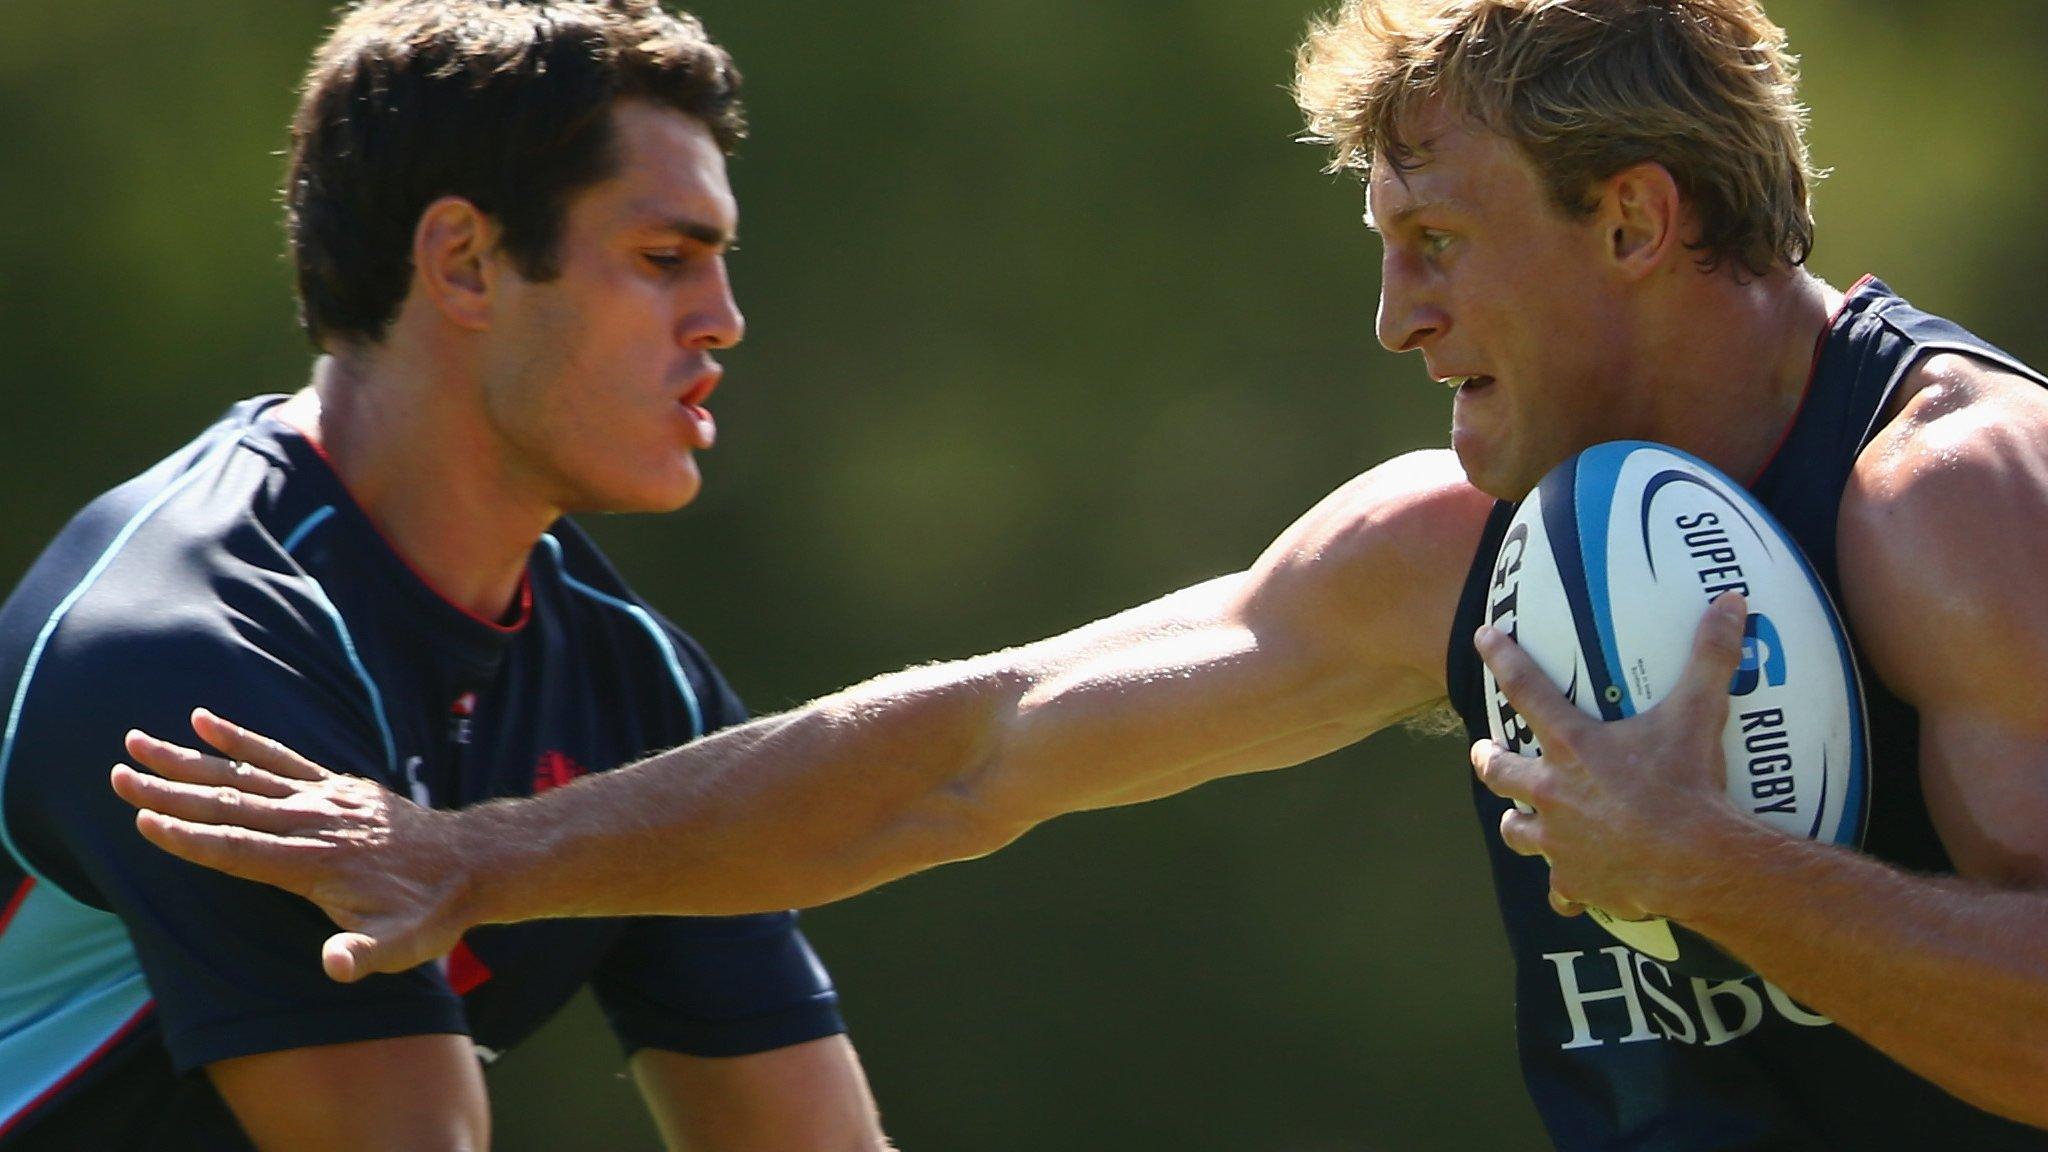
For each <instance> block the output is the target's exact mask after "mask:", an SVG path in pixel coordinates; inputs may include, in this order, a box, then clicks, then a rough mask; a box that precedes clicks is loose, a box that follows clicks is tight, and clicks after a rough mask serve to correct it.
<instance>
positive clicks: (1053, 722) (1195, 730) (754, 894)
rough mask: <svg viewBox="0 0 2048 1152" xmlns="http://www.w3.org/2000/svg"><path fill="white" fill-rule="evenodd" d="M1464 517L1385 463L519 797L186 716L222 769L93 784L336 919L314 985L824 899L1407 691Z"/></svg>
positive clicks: (1441, 466)
mask: <svg viewBox="0 0 2048 1152" xmlns="http://www.w3.org/2000/svg"><path fill="white" fill-rule="evenodd" d="M1487 507H1488V502H1487V501H1486V499H1485V498H1484V497H1483V496H1481V495H1479V494H1478V493H1477V492H1475V491H1473V490H1472V489H1470V488H1469V487H1467V486H1466V485H1465V484H1464V482H1463V480H1462V476H1461V475H1460V474H1459V473H1458V472H1457V471H1456V465H1455V463H1454V462H1453V461H1451V460H1450V458H1449V457H1448V454H1442V453H1430V454H1418V455H1416V456H1411V457H1404V458H1402V459H1400V460H1397V461H1393V462H1390V463H1389V464H1387V465H1383V466H1381V467H1380V468H1379V469H1375V470H1374V471H1373V472H1371V473H1368V474H1366V475H1365V476H1363V477H1360V478H1359V479H1358V480H1356V481H1354V482H1352V483H1351V484H1349V485H1347V486H1346V487H1345V488H1343V489H1341V490H1339V491H1338V492H1337V493H1336V494H1334V495H1332V496H1331V497H1330V498H1329V499H1327V500H1325V501H1324V502H1323V503H1322V504H1321V505H1319V506H1318V507H1317V508H1316V509H1314V510H1312V511H1311V512H1310V513H1309V514H1308V515H1307V516H1305V517H1304V518H1303V519H1302V520H1301V521H1299V522H1297V523H1296V524H1295V525H1294V526H1293V527H1292V528H1290V529H1289V531H1288V532H1287V533H1286V534H1284V535H1283V536H1282V537H1281V538H1280V539H1279V540H1277V541H1276V542H1275V543H1274V545H1273V546H1272V547H1271V548H1269V549H1268V550H1267V551H1266V553H1265V554H1264V555H1262V556H1261V557H1260V559H1259V561H1258V563H1257V564H1255V565H1254V566H1253V567H1252V568H1251V569H1249V570H1248V571H1246V572H1244V573H1240V574H1237V575H1234V576H1228V577H1224V578H1221V579H1217V580H1213V581H1210V582H1208V583H1206V584H1201V585H1198V586H1196V587H1193V588H1190V589H1187V590H1184V591H1182V592H1179V593H1175V594H1174V595H1171V596H1168V597H1166V598H1164V599H1162V600H1159V601H1155V602H1153V603H1151V604H1148V605H1145V606H1143V607H1140V608H1135V609H1132V610H1131V611H1129V612H1125V613H1123V614H1121V615H1118V616H1115V617H1111V618H1110V619H1107V620H1104V621H1100V622H1098V623H1095V624H1091V625H1089V626H1087V627H1084V628H1081V629H1078V630H1076V631H1073V632H1069V633H1066V634H1064V635H1061V636H1058V637H1054V638H1052V639H1050V640H1045V641H1041V642H1039V643H1036V644H1032V645H1028V646H1025V647H1022V648H1015V649H1011V650H1008V651H1004V652H998V653H994V654H991V655H987V656H981V657H976V658H974V659H970V660H963V661H957V662H953V663H948V664H936V665H930V666H926V667H921V668H912V669H909V670H906V671H903V672H898V673H895V674H893V675H890V676H885V677H881V678H879V679H876V680H872V681H869V682H867V683H866V684H862V685H858V686H856V687H853V688H849V689H847V690H845V691H843V692H839V693H836V694H834V695H831V696H827V697H825V698H823V699H821V700H818V701H815V702H813V703H811V704H809V705H807V706H805V707H803V708H799V709H797V710H795V711H792V712H788V713H784V714H782V715H779V716H770V717H766V718H763V719H760V720H757V721H754V722H753V723H750V724H747V725H743V726H741V727H738V728H734V729H729V730H727V731H725V732H721V733H719V734H717V735H715V736H713V737H711V738H709V739H706V740H701V741H698V742H696V743H693V744H689V745H686V746H684V747H682V748H678V749H674V750H672V751H670V752H666V753H663V754H661V755H660V756H656V757H654V758H652V759H650V760H647V761H643V762H642V763H640V764H637V765H634V766H632V767H629V768H624V769H619V770H617V771H613V772H607V773H600V774H597V775H594V776H590V777H586V778H584V779H582V780H579V781H577V782H576V783H574V784H572V785H569V786H566V787H563V788H558V789H555V790H553V791H551V792H549V793H548V794H546V795H544V796H541V797H538V798H535V799H532V800H523V801H517V802H496V803H490V804H484V805H479V806H477V807H474V808H470V809H465V810H463V811H461V812H458V813H433V812H425V811H421V810H419V809H416V808H413V807H411V806H409V805H407V804H406V803H405V802H404V801H402V800H399V799H398V798H396V797H395V796H392V795H391V794H389V793H387V792H383V791H382V790H379V789H374V788H372V787H370V786H368V785H366V784H365V783H364V782H362V781H357V780H354V779H352V778H346V777H338V776H335V775H334V774H332V773H328V772H326V771H325V770H324V769H321V768H319V767H318V766H315V765H312V764H309V763H306V762H304V761H303V760H300V759H299V758H297V757H294V756H292V755H290V754H289V752H288V751H286V750H283V749H280V748H277V747H276V746H274V745H270V744H269V743H268V742H267V741H262V740H261V739H260V738H257V737H253V736H251V735H249V734H247V733H245V732H242V731H240V730H238V729H235V728H234V727H233V726H232V725H228V724H225V723H223V722H221V721H219V720H217V719H214V718H211V717H207V716H204V715H202V716H199V717H196V718H195V728H196V730H197V731H198V732H199V734H200V736H201V738H202V739H203V740H205V741H206V742H208V743H210V744H212V745H214V746H215V747H216V748H218V749H220V750H221V751H222V752H224V753H226V759H222V758H217V757H205V756H202V755H200V754H198V753H193V752H187V751H184V750H180V749H177V748H176V747H175V746H172V745H167V744H164V743H162V742H158V741H153V740H150V739H149V738H147V737H142V736H137V737H136V738H135V739H134V740H133V741H131V744H130V751H131V753H132V754H133V755H134V756H135V757H136V758H137V759H138V760H140V761H141V762H142V763H144V764H146V765H148V766H149V767H152V768H154V769H156V770H157V771H158V772H160V773H162V774H163V775H164V777H166V778H165V779H158V778H153V777H149V776H145V775H143V774H141V773H137V772H133V771H130V770H126V769H117V770H116V774H115V787H116V789H117V790H118V791H119V792H120V793H121V794H122V795H123V796H124V797H125V798H127V799H128V800H130V802H132V803H135V804H136V805H137V806H138V807H141V808H144V809H146V811H144V812H143V813H142V814H141V815H140V816H139V818H138V819H139V824H140V826H141V828H142V830H143V832H144V833H145V834H146V835H148V836H149V837H150V838H151V839H152V840H154V841H155V842H157V843H159V844H161V845H162V846H164V847H166V848H168V849H169V850H171V851H173V852H176V853H178V854H179V855H182V856H186V857H187V858H189V859H193V860H196V861H198V862H200V863H203V864H207V865H210V866H213V867H217V868H222V869H224V870H226V871H229V872H233V873H235V874H237V875H242V876H247V877H250V878H253V879H258V880H263V881H267V882H270V883H275V884H279V885H282V886H284V887H287V888H290V889H292V890H293V891H297V892H300V893H302V894H304V895H307V896H309V897H311V898H313V899H315V900H316V901H318V902H319V903H321V904H322V905H323V906H324V907H326V908H327V910H328V911H329V913H330V914H331V915H333V916H334V917H335V919H336V920H337V922H339V923H340V924H342V926H343V927H345V928H351V929H356V930H357V931H355V932H352V933H345V934H343V935H342V936H338V937H336V938H335V939H334V940H331V941H329V946H328V951H327V954H326V959H327V964H328V970H329V972H330V974H333V975H335V976H337V977H338V978H342V979H350V978H354V977H355V976H358V975H361V974H364V973H366V972H368V971H372V970H391V969H393V968H400V967H405V966H409V965H411V964H414V963H418V962H420V961H422V960H424V959H427V958H430V957H432V956H435V955H438V954H440V953H441V952H442V951H445V950H446V948H447V947H448V946H449V945H450V943H451V942H452V941H453V939H454V938H455V935H456V934H457V933H458V932H459V931H460V930H461V928H463V927H465V926H467V925H469V924H474V923H480V922H486V921H508V920H520V919H530V918H537V917H544V916H578V915H581V916H608V915H632V914H641V913H657V912H662V913H690V914H728V913H739V912H748V911H755V910H758V909H761V908H777V907H790V906H804V905H811V904H817V903H822V902H825V901H829V900H834V899H838V898H840V897H843V896H847V895H851V894H852V893H855V892H859V891H862V890H864V889H867V888H870V887H873V886H874V885H877V884H880V883H883V882H884V881H887V880H890V879H893V878H895V877H897V876H901V875H904V874H906V873H909V872H912V871H915V870H917V869H920V868H924V867H928V866H930V865H933V864H936V863H941V862H944V861H948V860H958V859H964V858H969V857H974V856H980V855H983V854H986V853H988V852H991V851H994V850H995V849H997V848H999V847H1001V846H1003V845H1004V844H1007V843H1009V842H1010V841H1011V840H1013V839H1015V838H1016V837H1017V836H1019V835H1021V834H1022V833H1023V832H1024V831H1026V830H1027V829H1029V828H1030V827H1032V826H1033V825H1035V824H1037V823H1039V822H1040V821H1043V820H1046V819H1048V818H1050V817H1052V816H1055V815H1058V814H1060V813H1062V812H1069V811H1076V810H1080V809H1086V808H1097V807H1106V806H1110V805H1114V804H1122V803H1130V802H1134V801H1137V800H1142V799H1149V798H1151V797H1153V796H1158V795H1164V794H1167V793H1169V792H1174V791H1179V790H1181V789H1183V788H1187V787H1191V786H1193V785H1195V784H1198V783H1200V782H1202V781H1205V780H1209V779H1214V778H1216V777H1219V776H1224V775H1229V774H1233V773H1240V772H1249V771H1257V770H1261V769H1268V768H1278V767H1283V766H1286V765H1290V764H1294V763H1298V762H1300V761H1302V760H1306V759H1309V758H1311V757H1313V756H1317V755H1320V754H1322V753H1324V752H1327V751H1329V750H1331V749H1334V748H1337V747H1341V746H1343V745H1345V744H1348V743H1351V742H1352V741H1355V740H1358V739H1360V738H1361V737H1363V736H1365V735H1366V734H1368V733H1370V732H1372V731H1374V730H1376V729H1378V728H1381V727H1384V726H1386V725H1387V724H1389V723H1392V722H1394V721H1396V720H1398V719H1400V718H1401V717H1403V716H1405V715H1408V714H1410V713H1412V712H1414V711H1415V710H1417V709H1419V708H1421V707H1424V706H1426V705H1427V704H1429V703H1430V702H1432V701H1433V700H1435V699H1436V698H1438V697H1439V696H1441V694H1442V691H1443V687H1442V673H1441V671H1440V669H1441V661H1442V653H1443V644H1444V641H1445V637H1446V635H1447V633H1448V627H1449V621H1450V618H1451V615H1452V612H1453V610H1454V608H1455V601H1456V597H1457V595H1458V590H1459V584H1460V580H1459V576H1460V574H1462V572H1463V571H1464V568H1465V565H1466V564H1467V563H1469V561H1470V558H1471V553H1472V548H1473V547H1474V544H1475V542H1476V540H1477V536H1478V531H1479V526H1480V523H1481V521H1482V520H1483V518H1484V515H1485V512H1486V509H1487ZM231 761H246V762H250V763H253V764H255V765H260V766H261V767H258V768H251V767H248V766H246V765H236V764H233V763H231ZM266 769H267V771H266Z"/></svg>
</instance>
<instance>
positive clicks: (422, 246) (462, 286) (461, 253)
mask: <svg viewBox="0 0 2048 1152" xmlns="http://www.w3.org/2000/svg"><path fill="white" fill-rule="evenodd" d="M497 243H498V228H497V225H496V224H494V223H492V221H491V218H490V217H488V216H486V215H484V213H483V210H482V209H480V208H478V207H477V206H476V205H475V204H472V203H470V202H469V201H468V200H465V199H463V198H462V197H460V196H443V197H441V198H440V199H439V200H436V201H434V202H433V203H432V204H429V205H427V210H426V211H424V212H422V213H420V221H419V224H418V225H416V226H415V227H414V228H413V233H412V269H413V287H414V290H415V291H418V292H420V293H421V294H422V295H423V296H424V297H425V299H426V300H427V302H428V303H431V304H432V305H433V306H434V310H435V311H437V312H439V313H440V314H441V316H442V317H443V318H444V319H446V320H447V321H448V322H449V323H451V324H454V325H455V326H456V327H458V328H466V329H469V330H470V331H473V332H481V331H483V330H484V329H486V328H488V327H490V320H491V288H492V280H493V277H494V276H495V274H496V271H497V270H496V269H495V268H494V267H493V266H492V261H491V259H490V257H491V253H492V252H493V251H495V250H496V248H497Z"/></svg>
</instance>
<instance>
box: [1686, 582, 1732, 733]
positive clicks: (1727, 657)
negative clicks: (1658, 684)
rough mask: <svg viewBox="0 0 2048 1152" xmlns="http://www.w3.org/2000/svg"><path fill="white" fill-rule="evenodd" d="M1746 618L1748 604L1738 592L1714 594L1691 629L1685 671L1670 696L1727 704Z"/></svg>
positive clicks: (1715, 704) (1719, 705)
mask: <svg viewBox="0 0 2048 1152" xmlns="http://www.w3.org/2000/svg"><path fill="white" fill-rule="evenodd" d="M1748 620H1749V604H1748V602H1747V601H1745V600H1744V599H1743V598H1742V594H1741V593H1739V592H1724V593H1722V594H1721V595H1720V596H1718V597H1715V599H1714V602H1713V603H1712V604H1709V605H1707V611H1706V613H1705V614H1704V615H1702V616H1701V617H1700V626H1699V628H1698V629H1696V630H1695V631H1694V632H1693V637H1692V656H1691V658H1689V659H1688V660H1687V661H1686V663H1685V672H1684V673H1683V674H1682V675H1680V676H1679V679H1678V687H1677V688H1676V689H1675V690H1674V691H1673V692H1672V695H1673V696H1677V697H1683V698H1687V699H1691V700H1694V701H1698V702H1703V703H1707V704H1710V705H1712V706H1714V707H1717V708H1718V707H1726V705H1727V700H1728V691H1729V688H1728V682H1729V681H1730V680H1732V679H1734V677H1735V670H1736V668H1738V667H1740V666H1741V664H1742V644H1743V632H1744V629H1745V625H1746V624H1747V623H1748Z"/></svg>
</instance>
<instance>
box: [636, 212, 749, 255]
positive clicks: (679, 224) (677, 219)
mask: <svg viewBox="0 0 2048 1152" xmlns="http://www.w3.org/2000/svg"><path fill="white" fill-rule="evenodd" d="M650 227H652V228H653V229H654V230H655V231H657V232H674V233H676V234H677V235H679V236H682V237H684V238H685V239H689V240H694V241H696V242H697V243H699V244H702V245H704V246H705V247H706V248H720V249H725V248H732V247H734V246H736V245H738V244H739V240H740V238H739V234H738V233H737V232H727V231H726V230H725V229H723V228H720V227H719V226H717V225H716V224H706V223H705V222H704V221H702V220H698V219H694V218H692V217H689V216H674V217H666V218H663V219H661V220H658V221H656V222H655V223H653V224H652V225H651V226H650Z"/></svg>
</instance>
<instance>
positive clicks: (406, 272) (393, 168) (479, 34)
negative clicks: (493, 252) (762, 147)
mask: <svg viewBox="0 0 2048 1152" xmlns="http://www.w3.org/2000/svg"><path fill="white" fill-rule="evenodd" d="M739 82H740V77H739V72H738V71H737V70H736V69H735V68H734V67H733V63H732V58H731V57H730V56H728V55H727V54H726V52H725V50H724V49H722V48H720V47H719V46H718V45H716V44H714V43H712V42H711V40H710V38H709V37H707V36H706V35H705V32H704V28H703V25H701V24H700V23H698V22H697V20H696V19H695V18H694V17H691V16H688V15H678V14H671V13H669V12H666V11H664V10H663V9H662V7H661V6H660V4H658V3H657V2H656V0H366V2H364V3H360V4H357V5H355V6H353V7H351V8H350V9H348V10H347V12H346V13H345V14H344V15H343V16H342V19H341V21H340V23H339V24H337V25H336V26H335V28H334V31H333V32H332V33H331V34H330V35H329V36H328V38H327V41H326V42H325V43H324V44H322V45H321V46H320V49H319V51H318V52H316V53H315V54H314V56H313V63H312V67H311V68H310V69H309V70H308V71H307V73H306V80H305V84H304V86H303V88H302V90H301V94H300V99H299V108H298V113H297V115H296V116H295V117H294V118H293V121H292V140H291V164H290V169H289V172H288V174H287V177H286V182H285V189H284V199H285V225H286V231H287V234H288V237H289V240H290V245H291V258H292V264H293V268H294V270H295V272H296V273H297V278H298V292H299V317H300V322H301V323H302V324H303V325H304V326H305V329H306V334H307V335H308V336H309V337H311V339H312V341H313V343H314V344H315V345H317V346H319V347H322V348H328V347H331V346H332V345H333V344H335V343H336V342H341V343H349V342H359V341H368V342H372V343H374V342H376V341H378V340H381V339H382V338H383V336H384V333H385V331H386V329H387V328H388V327H389V325H390V324H391V321H392V320H393V319H394V318H395V317H396V316H397V315H398V309H399V305H400V304H401V303H402V302H403V301H404V299H405V295H406V292H407V290H408V289H409V287H410V285H411V281H412V237H413V230H414V228H415V227H416V226H417V224H418V222H419V218H420V213H421V212H423V211H424V210H425V209H426V207H427V205H429V204H431V203H433V202H434V201H435V200H436V199H439V198H440V197H443V196H451V195H452V196H461V197H463V198H464V199H467V200H469V201H470V202H471V203H473V204H475V205H476V206H477V207H478V208H479V209H481V210H482V211H484V212H485V213H487V214H489V215H490V216H491V217H492V218H493V219H494V220H495V221H497V223H498V224H499V225H500V227H501V229H502V234H501V243H502V245H503V248H504V250H505V252H506V253H507V254H508V255H509V256H510V257H511V258H512V260H513V261H514V263H515V266H516V267H517V268H518V269H519V271H520V273H521V274H522V275H525V276H527V277H528V278H529V279H533V280H547V279H551V278H553V277H554V276H555V275H557V274H558V273H559V268H558V267H557V264H556V255H557V253H556V245H557V243H558V242H559V240H560V237H561V231H562V224H563V219H564V216H565V213H566V211H567V208H568V204H569V201H570V199H571V198H572V197H573V196H574V195H575V194H576V193H577V192H578V191H580V190H581V189H583V188H586V187H588V186H590V185H592V184H595V183H598V182H599V181H602V180H604V179H605V178H606V177H608V176H610V175H612V173H613V172H614V171H615V170H616V165H617V157H616V155H615V149H614V141H613V138H612V126H611V110H612V107H613V105H614V104H616V103H617V102H618V101H620V100H623V99H639V100H647V101H650V102H652V103H656V104H660V105H663V106H666V107H670V108H674V109H676V110H678V111H680V112H684V113H686V114H688V115H690V116H694V117H696V118H697V119H698V120H700V121H702V122H703V124H704V125H705V127H707V128H708V129H710V131H711V134H712V136H713V137H714V138H715V139H716V140H717V141H718V145H719V147H720V148H722V149H723V150H725V151H726V152H728V153H730V152H731V151H732V150H733V148H734V147H735V146H736V145H737V144H738V143H739V141H740V138H741V137H742V136H743V135H745V131H746V127H745V121H744V120H743V118H742V114H741V109H740V104H739Z"/></svg>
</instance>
